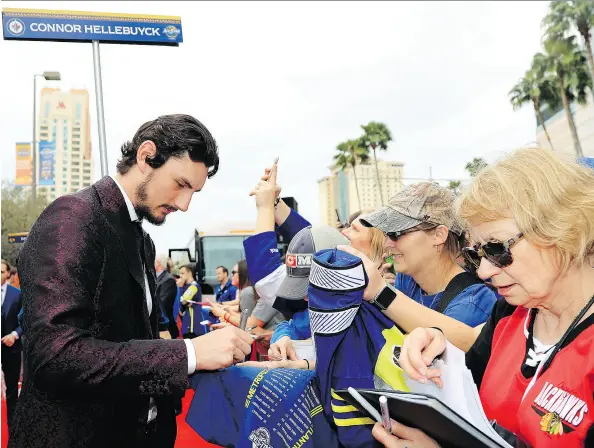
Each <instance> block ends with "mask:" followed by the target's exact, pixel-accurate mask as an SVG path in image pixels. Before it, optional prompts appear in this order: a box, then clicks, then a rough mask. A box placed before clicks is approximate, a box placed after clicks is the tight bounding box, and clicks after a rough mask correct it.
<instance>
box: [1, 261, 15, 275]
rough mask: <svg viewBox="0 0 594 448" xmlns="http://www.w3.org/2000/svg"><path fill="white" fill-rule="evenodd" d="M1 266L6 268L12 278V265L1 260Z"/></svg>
mask: <svg viewBox="0 0 594 448" xmlns="http://www.w3.org/2000/svg"><path fill="white" fill-rule="evenodd" d="M0 264H3V265H4V266H6V272H8V276H9V277H10V276H11V275H12V266H11V265H10V263H9V262H8V261H6V260H5V259H4V258H2V259H1V260H0Z"/></svg>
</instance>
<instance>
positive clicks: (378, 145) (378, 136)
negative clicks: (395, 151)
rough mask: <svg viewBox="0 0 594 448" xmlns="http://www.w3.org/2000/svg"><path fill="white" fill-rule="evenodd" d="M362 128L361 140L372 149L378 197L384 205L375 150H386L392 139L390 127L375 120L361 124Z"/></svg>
mask: <svg viewBox="0 0 594 448" xmlns="http://www.w3.org/2000/svg"><path fill="white" fill-rule="evenodd" d="M361 128H362V129H363V133H364V134H363V136H362V137H361V140H362V141H363V145H364V146H365V147H366V148H371V149H372V150H373V161H374V163H375V176H376V180H377V186H378V188H379V194H380V199H381V201H382V205H384V194H383V192H382V184H381V183H380V177H379V169H378V167H377V153H376V150H380V151H387V150H388V143H389V142H391V141H392V134H391V133H390V129H388V126H386V125H385V124H384V123H379V122H377V121H370V122H369V123H367V125H361Z"/></svg>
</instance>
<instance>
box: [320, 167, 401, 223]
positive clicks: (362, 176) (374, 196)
mask: <svg viewBox="0 0 594 448" xmlns="http://www.w3.org/2000/svg"><path fill="white" fill-rule="evenodd" d="M403 168H404V164H403V163H402V162H386V161H382V160H378V170H379V177H380V183H381V186H382V193H383V197H384V203H385V202H387V201H388V199H389V198H391V197H392V196H394V195H395V194H396V193H397V192H398V191H399V190H401V189H402V188H403V187H404V184H403V183H402V172H403ZM329 169H330V171H331V173H332V174H331V175H330V176H328V177H324V178H323V179H320V180H319V181H318V189H319V195H320V218H321V223H322V224H325V225H328V226H334V225H335V224H336V219H337V216H336V211H338V213H339V214H340V219H341V220H342V221H343V222H344V221H346V220H347V218H348V217H349V215H350V214H352V213H354V212H356V211H358V210H365V209H375V208H377V207H380V206H381V205H382V204H381V198H380V195H379V189H378V188H377V179H376V172H375V164H374V163H367V164H362V165H357V166H356V168H355V172H354V173H353V169H352V168H351V167H349V168H347V169H346V170H344V171H342V170H338V169H337V168H336V167H335V166H330V167H329ZM355 174H356V177H357V186H358V187H359V198H360V201H361V203H360V204H359V199H358V197H357V188H356V186H355Z"/></svg>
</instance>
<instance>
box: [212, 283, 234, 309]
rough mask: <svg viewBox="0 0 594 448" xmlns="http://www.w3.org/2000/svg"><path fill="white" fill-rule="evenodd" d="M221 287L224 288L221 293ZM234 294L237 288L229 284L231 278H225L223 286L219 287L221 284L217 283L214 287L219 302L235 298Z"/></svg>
mask: <svg viewBox="0 0 594 448" xmlns="http://www.w3.org/2000/svg"><path fill="white" fill-rule="evenodd" d="M222 289H225V290H224V291H223V292H222V293H221V290H222ZM236 295H237V288H236V287H235V286H233V285H232V284H231V280H227V283H225V288H221V285H217V287H216V288H215V297H216V299H217V302H219V303H223V302H230V301H231V300H235V296H236Z"/></svg>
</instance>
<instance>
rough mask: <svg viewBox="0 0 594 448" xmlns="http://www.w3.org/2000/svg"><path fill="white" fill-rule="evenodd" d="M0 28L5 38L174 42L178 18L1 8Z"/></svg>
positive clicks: (179, 37)
mask: <svg viewBox="0 0 594 448" xmlns="http://www.w3.org/2000/svg"><path fill="white" fill-rule="evenodd" d="M2 30H3V33H4V39H7V40H11V39H14V40H19V39H20V40H49V41H67V42H91V41H94V40H97V41H100V42H107V43H109V42H111V43H130V44H132V43H134V44H153V45H178V44H179V43H181V42H183V35H182V26H181V18H180V17H173V16H153V15H140V14H115V13H95V12H81V11H51V10H36V9H15V8H5V9H3V10H2Z"/></svg>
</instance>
